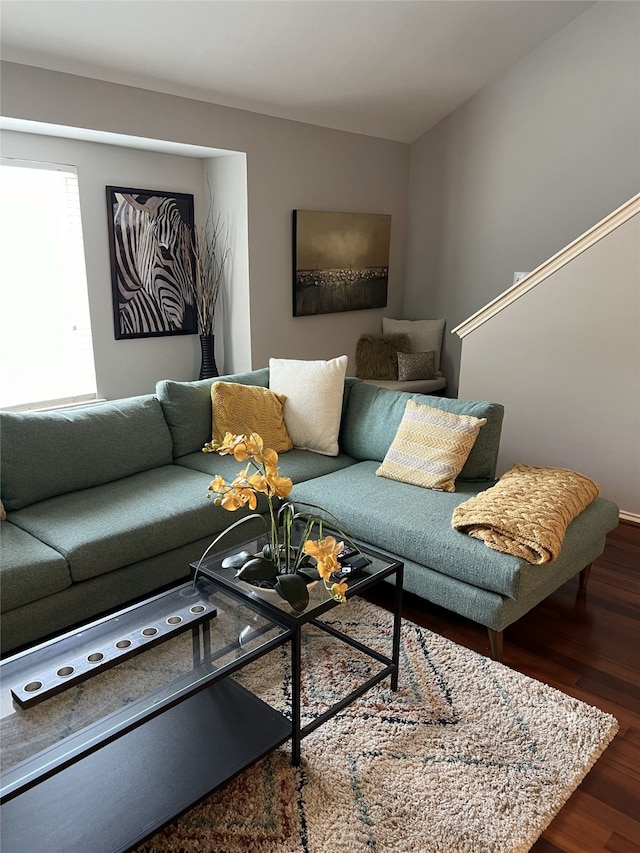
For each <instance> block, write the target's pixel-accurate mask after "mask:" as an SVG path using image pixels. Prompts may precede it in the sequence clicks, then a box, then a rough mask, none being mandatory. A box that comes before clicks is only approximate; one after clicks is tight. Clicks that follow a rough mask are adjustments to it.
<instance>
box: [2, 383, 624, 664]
mask: <svg viewBox="0 0 640 853" xmlns="http://www.w3.org/2000/svg"><path fill="white" fill-rule="evenodd" d="M222 378H223V379H225V380H227V381H233V382H236V383H241V384H245V385H260V386H263V387H268V385H269V370H268V369H266V368H265V369H261V370H256V371H251V372H248V373H244V374H236V375H232V376H227V377H222ZM214 381H215V380H213V379H211V380H201V381H195V382H175V381H171V380H163V381H161V382H159V383H158V385H157V388H156V394H155V395H146V396H139V397H132V398H128V399H123V400H116V401H112V402H106V403H97V404H94V405H90V406H83V407H78V408H71V409H63V410H57V411H49V412H32V413H11V412H2V413H0V430H1V433H0V437H1V444H0V464H1V469H0V475H1V480H0V488H1V492H0V495H1V497H2V501H3V503H4V506H5V508H6V512H7V517H6V520H4V521H2V523H1V525H0V548H1V551H0V603H1V609H2V653H3V654H6V653H7V652H9V651H11V650H14V649H16V648H18V647H22V646H24V645H27V644H30V643H33V642H35V641H37V640H39V639H42V638H44V637H46V636H49V635H51V634H55V633H57V632H60V631H63V630H65V629H68V628H69V627H71V626H73V625H76V624H79V623H82V622H84V621H86V620H89V619H92V618H94V617H96V616H98V615H100V614H102V613H104V612H107V611H109V610H112V609H114V608H117V607H120V606H122V605H124V604H126V603H128V602H130V601H133V600H135V599H136V598H139V597H140V596H143V595H146V594H149V593H152V592H153V591H155V590H158V589H160V588H162V587H164V586H166V585H167V584H169V583H173V582H176V581H179V580H181V579H184V578H185V577H187V576H188V574H189V563H190V562H192V561H194V560H197V559H198V558H199V557H200V556H201V554H202V553H203V551H204V550H205V549H206V548H207V546H208V545H209V544H210V543H211V541H212V539H213V538H215V536H216V535H217V534H218V533H219V532H220V531H222V530H223V529H225V528H226V527H227V526H228V525H229V524H230V523H231V522H232V521H235V520H236V519H237V518H238V515H237V514H234V515H233V516H231V515H230V514H229V513H228V512H226V511H225V510H223V509H221V508H220V507H217V506H215V505H214V503H213V501H211V500H207V494H208V493H207V487H208V485H209V483H210V481H211V478H212V476H213V475H214V474H217V473H220V474H222V475H223V476H224V477H225V478H229V479H232V478H233V477H234V476H235V475H236V474H237V473H238V463H237V462H235V461H234V460H233V458H229V457H220V456H218V455H217V454H205V453H202V450H201V448H202V446H203V445H204V444H205V442H207V441H209V440H210V439H211V432H212V412H211V396H210V389H211V384H212V382H214ZM409 397H412V398H414V399H416V400H417V401H418V402H422V403H425V404H428V405H430V406H433V407H436V408H441V409H445V410H447V411H451V412H455V413H462V414H470V415H474V416H476V417H482V418H486V419H487V423H486V425H485V426H483V427H482V429H481V430H480V433H479V436H478V439H477V441H476V443H475V445H474V447H473V449H472V451H471V453H470V455H469V457H468V459H467V462H466V463H465V466H464V468H463V469H462V471H461V473H460V476H459V477H458V480H457V481H456V491H455V492H452V493H446V492H440V491H430V490H428V489H422V488H419V487H416V486H411V485H408V484H406V483H400V482H397V481H394V480H388V479H385V478H384V477H377V476H376V473H375V472H376V469H377V467H378V465H379V463H380V462H381V461H382V459H383V458H384V455H385V453H386V451H387V449H388V448H389V446H390V444H391V442H392V441H393V438H394V436H395V433H396V430H397V428H398V425H399V423H400V421H401V419H402V415H403V412H404V408H405V405H406V401H407V399H408V398H409ZM502 417H503V409H502V406H500V405H498V404H496V403H489V402H472V401H464V400H452V399H447V398H442V397H427V396H423V395H419V394H411V395H409V394H406V393H402V392H396V391H391V390H387V389H384V388H377V387H374V386H371V385H368V384H366V383H364V382H361V381H359V380H357V379H353V378H347V379H346V381H345V387H344V397H343V406H342V421H341V428H340V437H339V444H340V452H339V454H338V455H337V456H324V455H321V454H318V453H313V452H310V451H303V450H297V449H294V450H291V451H289V452H287V453H282V454H281V455H280V473H281V474H282V475H283V476H288V477H291V478H292V480H293V482H294V484H295V485H294V490H293V493H292V498H293V499H294V500H298V501H306V502H310V503H314V504H318V505H321V506H323V507H325V508H326V509H327V510H329V511H330V512H332V513H333V514H334V515H335V516H337V517H338V518H340V519H341V520H342V521H343V522H344V525H345V527H346V528H348V530H349V532H350V533H351V534H352V535H353V536H354V538H355V539H356V540H357V541H358V542H360V543H361V544H363V545H370V546H371V547H373V548H375V549H376V550H379V551H383V552H386V553H388V554H391V555H395V556H397V557H399V558H400V559H402V560H403V561H404V563H405V589H406V590H408V591H409V592H412V593H415V594H417V595H419V596H421V597H422V598H424V599H427V600H429V601H432V602H435V603H436V604H439V605H442V606H444V607H446V608H448V609H449V610H452V611H455V612H456V613H459V614H462V615H463V616H465V617H468V618H470V619H472V620H475V621H477V622H479V623H481V624H483V625H485V626H486V627H487V628H488V629H489V631H490V635H491V637H492V640H493V641H494V642H493V650H494V654H495V655H499V654H500V643H501V636H502V631H503V630H504V629H505V628H506V627H507V626H508V625H509V624H511V623H512V622H514V621H515V620H516V619H518V618H519V617H520V616H522V615H523V614H524V613H526V612H527V611H528V610H529V609H530V608H532V607H534V606H535V605H536V604H537V603H538V602H539V601H541V600H542V599H543V598H544V597H545V596H547V595H549V594H550V593H551V592H553V591H554V590H555V589H556V588H557V587H558V586H560V585H561V584H563V583H564V582H565V581H566V580H568V579H569V578H571V577H573V576H575V575H576V574H578V573H579V572H581V571H582V570H583V569H585V567H587V566H588V565H589V564H590V563H591V562H592V561H593V560H594V559H595V558H596V557H597V556H598V555H599V554H600V553H601V552H602V549H603V547H604V543H605V537H606V534H607V532H608V531H609V530H611V529H613V528H614V527H615V526H616V524H617V523H618V508H617V507H616V505H615V504H614V503H613V502H611V501H609V500H607V499H606V498H602V497H599V498H596V500H594V501H593V502H592V503H591V504H590V505H589V506H588V507H587V508H586V509H585V510H584V511H583V512H582V513H581V514H580V515H579V516H578V517H577V518H576V519H575V520H574V521H573V522H572V523H571V524H570V526H569V528H568V530H567V534H566V538H565V542H564V545H563V548H562V552H561V554H560V556H559V557H558V558H557V559H556V560H554V561H553V562H551V563H548V564H546V565H542V566H537V565H531V564H529V563H526V562H523V561H522V560H519V559H517V558H515V557H512V556H509V555H507V554H502V553H498V552H496V551H492V550H490V549H489V548H487V547H486V546H485V545H484V544H483V543H482V542H480V541H478V540H476V539H472V538H470V537H468V536H467V535H465V534H462V533H458V532H456V531H454V530H452V528H451V514H452V512H453V509H454V507H455V506H456V505H457V504H458V503H460V502H462V501H464V500H466V499H467V498H469V497H470V496H471V495H473V494H476V493H477V492H478V491H480V490H482V489H486V488H488V487H490V486H491V485H493V483H494V482H495V480H494V478H495V474H496V460H497V454H498V448H499V440H500V430H501V424H502ZM258 509H259V510H260V511H263V512H264V511H266V504H265V505H262V506H261V505H260V504H259V506H258ZM251 533H252V531H251V529H250V526H249V525H243V526H241V527H240V529H239V530H237V531H234V533H233V534H231V535H230V536H229V537H225V540H224V543H223V544H224V546H225V547H227V546H229V545H233V544H234V538H232V537H235V541H239V540H241V539H244V538H246V537H247V536H248V535H251Z"/></svg>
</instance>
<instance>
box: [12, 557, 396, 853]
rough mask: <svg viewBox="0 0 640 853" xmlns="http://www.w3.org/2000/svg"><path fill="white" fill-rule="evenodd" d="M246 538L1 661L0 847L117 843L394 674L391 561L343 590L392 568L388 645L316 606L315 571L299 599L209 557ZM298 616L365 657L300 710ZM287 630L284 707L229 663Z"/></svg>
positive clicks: (50, 850)
mask: <svg viewBox="0 0 640 853" xmlns="http://www.w3.org/2000/svg"><path fill="white" fill-rule="evenodd" d="M262 544H263V542H262V541H261V540H252V541H251V542H248V543H244V544H243V545H241V546H236V547H235V548H234V549H230V551H227V552H222V553H221V554H219V555H217V556H215V557H211V558H209V559H207V560H206V561H204V562H203V564H202V566H201V569H200V571H199V572H198V575H197V578H196V580H195V583H194V582H191V581H190V582H188V583H186V584H182V585H180V586H177V587H174V588H173V589H170V590H168V591H167V592H164V593H161V594H159V595H155V596H152V597H150V598H149V599H147V600H145V601H142V602H140V603H138V604H136V605H133V606H131V607H129V608H126V609H123V610H121V611H119V612H118V613H114V614H112V615H110V616H107V617H105V618H103V619H100V620H97V621H96V622H93V623H91V624H90V625H87V626H85V627H83V628H81V629H78V630H75V631H71V632H69V633H67V634H65V635H63V636H61V637H59V638H55V639H53V640H51V641H48V642H45V643H41V644H40V645H38V646H35V647H33V648H31V649H28V650H26V651H24V652H21V653H19V654H16V655H13V656H12V657H10V658H7V659H6V660H5V661H3V662H2V663H0V738H1V745H2V749H1V751H0V756H1V765H0V773H1V775H0V802H1V805H0V848H1V849H2V851H3V853H27V851H28V853H89V851H90V853H116V851H119V853H123V851H127V850H131V849H132V848H134V847H136V846H138V845H139V844H140V843H141V842H142V841H143V840H144V839H145V838H147V837H149V836H150V835H152V834H153V833H154V832H155V831H157V830H158V829H159V828H160V827H162V826H164V825H165V824H167V823H169V822H170V821H171V820H173V819H174V818H175V817H176V816H177V815H179V814H181V813H182V812H183V811H185V810H186V809H188V808H189V807H190V806H192V805H193V804H194V803H196V802H198V801H199V800H200V799H202V798H203V797H204V796H206V795H207V794H209V793H211V792H212V791H214V790H215V789H216V788H218V787H220V786H221V785H223V784H224V783H225V782H226V781H228V780H229V779H231V778H232V777H233V776H235V775H237V774H239V773H241V772H242V771H243V770H245V769H246V768H247V767H249V766H250V765H251V764H253V763H255V762H256V761H258V760H259V759H260V758H262V757H263V756H265V755H266V754H268V753H269V752H271V751H273V750H274V749H276V748H277V747H278V746H281V745H282V744H284V743H285V742H286V741H288V740H289V739H291V743H292V746H291V750H292V753H291V756H292V763H293V764H298V763H299V761H300V744H301V741H302V739H303V738H304V737H305V736H306V735H307V734H309V733H310V732H311V731H314V730H315V729H316V728H317V727H318V726H320V725H322V723H324V722H325V721H326V720H328V719H329V718H330V717H332V716H334V715H335V714H336V713H338V711H339V710H340V709H341V708H344V707H345V706H346V705H347V704H349V703H350V702H352V701H354V699H356V698H357V697H358V696H360V695H362V694H363V693H364V692H365V691H366V690H368V689H370V688H371V687H372V686H373V685H374V684H377V683H378V682H379V681H381V680H382V679H384V678H386V677H388V676H391V687H392V689H394V690H395V689H396V688H397V682H398V664H399V649H400V624H401V606H402V576H403V564H402V563H400V562H396V561H393V560H391V559H390V558H387V557H384V556H382V555H379V554H376V553H374V552H371V551H366V552H365V553H366V555H367V556H368V557H369V559H370V561H371V562H370V564H369V565H368V566H367V567H366V569H365V570H363V572H362V573H361V574H360V575H359V576H358V577H357V578H352V579H351V580H350V581H349V589H348V591H347V598H349V597H351V596H353V595H355V594H357V593H360V592H364V591H365V590H366V589H368V588H369V587H371V586H372V585H374V584H376V583H380V582H382V581H384V579H385V578H388V577H390V576H391V575H395V584H396V592H395V612H394V629H393V645H392V655H391V657H386V656H384V655H382V654H380V653H379V652H378V651H376V650H374V649H371V648H369V647H368V646H366V645H364V644H363V643H360V642H359V641H358V640H357V639H355V638H354V637H350V636H347V635H345V634H343V633H341V632H339V631H337V630H336V629H335V628H334V627H332V626H331V625H329V624H326V623H324V622H323V621H322V619H321V618H320V617H321V616H322V615H323V614H324V613H326V612H327V611H329V610H331V609H332V608H334V607H340V606H342V605H340V604H339V603H338V602H336V601H334V600H333V599H331V598H329V597H328V593H327V592H326V590H325V589H324V585H323V584H322V583H318V584H316V586H315V587H313V588H311V590H310V602H309V606H308V607H307V609H306V610H305V611H304V613H296V612H295V611H293V610H291V608H290V607H289V605H288V604H286V602H284V601H280V602H279V603H275V604H271V603H268V602H264V601H262V600H260V599H258V598H257V597H256V596H255V595H254V593H253V592H251V591H250V590H249V589H248V588H245V587H244V585H243V584H242V583H241V582H238V581H237V579H236V578H235V577H234V575H235V572H234V571H233V570H226V569H223V568H222V566H221V562H222V559H223V558H224V557H225V556H226V555H228V554H229V553H234V552H237V551H238V550H249V549H251V548H255V549H256V550H258V549H259V548H260V547H261V546H262ZM308 624H312V625H314V626H316V627H318V628H320V629H321V630H323V631H326V632H327V633H329V634H331V635H332V636H334V637H336V638H337V639H338V640H339V641H341V642H344V643H346V644H347V645H349V646H352V647H353V648H355V649H358V650H359V651H361V652H362V653H364V654H366V655H368V656H370V657H371V658H373V659H375V660H376V661H377V662H378V663H379V665H380V668H379V670H378V671H377V672H375V673H374V674H373V675H372V676H371V677H370V678H369V679H368V680H366V681H365V682H364V683H363V684H362V685H361V686H359V687H358V688H357V689H356V690H354V691H352V692H350V693H349V694H348V695H346V696H344V697H343V698H342V700H340V701H339V702H338V703H337V704H335V705H333V706H332V707H331V708H330V709H328V710H327V711H326V712H325V713H324V714H322V715H320V716H318V717H317V718H316V719H314V720H313V721H312V722H311V723H309V724H308V725H306V726H301V708H300V703H301V699H300V694H301V691H300V677H301V631H302V629H303V627H304V626H305V625H308ZM289 641H290V642H291V667H292V699H291V708H290V714H288V713H286V712H285V713H283V712H282V711H279V710H277V709H275V708H273V707H271V706H270V705H269V704H267V703H266V702H265V701H263V700H262V699H260V698H259V697H258V696H256V695H254V694H253V693H252V692H250V691H249V690H248V689H247V688H246V687H244V686H243V685H242V684H240V683H238V681H236V680H235V679H234V678H233V677H230V676H233V675H234V674H237V673H239V671H240V670H241V669H242V668H244V667H245V666H246V665H247V664H249V663H251V662H253V661H255V660H257V659H259V658H262V657H264V656H268V654H269V653H270V652H272V651H273V650H275V649H278V648H280V647H281V646H283V645H284V644H286V643H287V642H289Z"/></svg>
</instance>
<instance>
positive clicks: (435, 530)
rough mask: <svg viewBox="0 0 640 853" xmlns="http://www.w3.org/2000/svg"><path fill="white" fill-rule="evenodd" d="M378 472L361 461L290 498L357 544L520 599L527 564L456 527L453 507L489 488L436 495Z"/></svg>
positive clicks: (473, 486) (459, 487)
mask: <svg viewBox="0 0 640 853" xmlns="http://www.w3.org/2000/svg"><path fill="white" fill-rule="evenodd" d="M377 468H378V465H377V463H376V462H360V463H358V464H357V465H353V466H352V467H350V468H347V469H344V470H342V471H338V472H336V473H334V474H331V476H329V477H320V478H318V479H316V480H309V481H307V482H305V483H300V484H299V485H296V486H295V487H294V489H293V491H292V493H291V497H292V498H293V500H298V501H306V502H308V503H314V504H317V505H319V506H321V507H323V508H324V509H326V510H328V511H329V512H331V513H333V515H335V516H336V518H338V519H339V520H340V521H341V522H342V524H343V525H344V529H345V530H346V531H347V532H349V533H350V534H353V536H354V538H355V539H356V541H357V540H358V539H360V540H361V541H363V542H368V543H369V544H370V545H373V546H374V547H377V548H380V549H382V550H383V551H386V552H390V553H393V554H397V555H398V556H399V557H401V558H402V557H406V558H407V559H409V560H412V561H413V562H415V563H420V564H422V565H426V566H430V567H431V568H432V569H435V570H436V571H439V572H442V573H443V574H447V575H451V576H452V577H456V578H459V579H460V580H463V581H465V582H466V583H469V584H472V585H474V586H478V587H482V588H483V589H489V590H492V591H494V592H498V593H501V594H502V595H506V596H509V597H510V598H515V597H516V596H517V594H518V575H519V572H520V568H521V566H523V565H525V564H524V563H523V561H521V560H518V559H516V558H515V557H511V556H508V555H506V554H498V553H497V552H496V551H491V550H490V549H489V548H486V547H485V546H484V545H482V543H480V542H478V541H477V540H475V539H471V537H469V536H465V535H464V534H460V533H458V532H457V531H455V530H453V529H452V527H451V515H452V513H453V510H454V508H455V507H456V506H457V505H458V504H459V503H462V502H463V501H465V500H467V499H468V498H470V497H472V496H473V495H475V494H477V493H478V492H479V491H481V489H482V488H484V486H480V485H479V484H478V483H460V482H458V483H456V491H455V492H436V491H432V490H431V489H422V488H420V487H419V486H412V485H409V484H407V483H399V482H397V481H396V480H388V479H386V478H384V477H377V476H376V470H377ZM485 485H486V484H485ZM477 545H481V547H480V548H478V547H476V546H477Z"/></svg>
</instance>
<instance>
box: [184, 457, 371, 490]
mask: <svg viewBox="0 0 640 853" xmlns="http://www.w3.org/2000/svg"><path fill="white" fill-rule="evenodd" d="M355 462H356V460H355V459H352V458H351V457H350V456H347V455H346V454H344V453H339V454H338V455H337V456H324V455H322V454H321V453H313V452H312V451H310V450H295V449H294V450H289V451H288V452H287V453H280V454H278V468H279V471H280V476H281V477H290V478H291V479H292V480H293V482H294V483H301V482H302V481H303V480H311V479H313V478H315V477H322V476H323V475H324V474H331V473H332V472H333V471H340V470H341V469H342V468H348V467H349V466H350V465H354V464H355ZM175 464H176V465H183V466H184V467H185V468H191V469H193V470H194V471H204V472H205V473H206V474H208V475H209V476H210V477H211V478H213V477H214V476H215V475H216V474H220V476H221V477H224V479H225V480H226V481H227V482H229V480H232V479H233V478H234V477H235V476H236V475H237V474H238V473H239V472H240V470H241V469H242V468H243V463H242V464H241V463H240V462H236V460H235V459H234V458H233V456H219V455H218V454H217V453H202V452H200V453H189V454H187V455H186V456H181V457H180V458H179V459H176V460H175Z"/></svg>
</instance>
